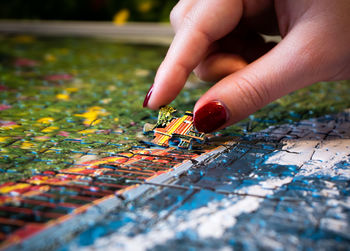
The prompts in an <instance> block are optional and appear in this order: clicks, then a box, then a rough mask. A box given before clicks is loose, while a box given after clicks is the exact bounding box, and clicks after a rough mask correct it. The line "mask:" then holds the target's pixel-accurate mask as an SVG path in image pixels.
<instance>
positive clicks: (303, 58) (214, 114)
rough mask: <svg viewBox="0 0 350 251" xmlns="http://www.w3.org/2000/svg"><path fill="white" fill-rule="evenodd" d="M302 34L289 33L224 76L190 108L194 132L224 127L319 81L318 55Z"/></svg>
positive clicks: (320, 58) (210, 130) (319, 58)
mask: <svg viewBox="0 0 350 251" xmlns="http://www.w3.org/2000/svg"><path fill="white" fill-rule="evenodd" d="M295 30H298V29H295ZM305 32H306V30H303V29H300V31H293V32H291V33H290V34H289V35H288V36H287V37H286V38H285V39H284V40H283V41H282V42H280V43H279V44H278V45H277V46H276V47H274V48H273V49H272V50H271V51H270V52H268V53H267V54H265V55H264V56H263V57H261V58H259V59H258V60H256V61H254V62H253V63H251V64H250V65H248V66H246V67H244V68H243V69H242V70H240V71H238V72H235V73H233V74H231V75H229V76H227V77H225V78H224V79H222V80H221V81H219V82H218V83H217V84H216V85H215V86H214V87H212V88H211V89H210V90H209V91H208V92H207V93H206V94H204V95H203V96H202V97H201V98H200V99H199V100H198V102H197V104H196V106H195V108H194V124H195V127H196V128H197V130H198V131H202V132H212V131H215V130H218V129H221V128H224V127H226V126H228V125H231V124H233V123H235V122H237V121H239V120H241V119H243V118H245V117H247V116H248V115H249V114H251V113H253V112H255V111H256V110H258V109H260V108H261V107H263V106H264V105H266V104H268V103H269V102H271V101H273V100H275V99H277V98H279V97H281V96H283V95H286V94H287V93H289V92H291V91H294V90H296V89H299V88H302V87H304V86H306V85H308V84H311V83H314V82H317V81H319V80H321V79H322V78H323V76H322V73H321V71H320V68H318V64H319V62H320V61H321V60H322V55H320V56H317V54H315V53H313V49H312V48H310V46H309V45H308V44H309V42H308V41H307V39H305V40H304V41H303V39H302V38H303V37H307V36H305V35H304V34H306V33H305ZM315 56H316V58H315ZM315 62H317V63H316V64H315Z"/></svg>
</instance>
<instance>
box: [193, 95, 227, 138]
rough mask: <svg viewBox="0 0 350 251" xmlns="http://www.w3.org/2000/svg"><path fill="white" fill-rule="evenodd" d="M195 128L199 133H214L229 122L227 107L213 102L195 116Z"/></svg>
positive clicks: (200, 109) (199, 110)
mask: <svg viewBox="0 0 350 251" xmlns="http://www.w3.org/2000/svg"><path fill="white" fill-rule="evenodd" d="M193 120H194V126H195V127H196V129H197V130H198V131H199V132H205V133H208V132H212V131H215V130H216V129H218V128H219V127H221V126H222V125H224V124H225V123H226V121H227V120H228V112H227V109H226V107H225V106H224V105H223V104H222V103H221V102H219V101H211V102H209V103H208V104H206V105H204V106H202V107H201V108H199V109H198V110H197V111H196V112H195V114H194V118H193Z"/></svg>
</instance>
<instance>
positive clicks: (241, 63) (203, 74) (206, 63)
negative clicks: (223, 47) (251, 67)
mask: <svg viewBox="0 0 350 251" xmlns="http://www.w3.org/2000/svg"><path fill="white" fill-rule="evenodd" d="M247 64H248V63H247V61H246V60H244V58H242V57H241V56H240V55H237V54H231V53H214V54H211V55H210V56H209V57H208V58H206V59H205V60H203V61H202V62H201V63H200V64H199V66H198V67H197V68H196V69H195V70H194V72H195V74H196V75H197V77H199V78H200V79H202V80H204V81H208V82H214V81H217V80H219V79H222V78H224V77H226V76H227V75H230V74H232V73H234V72H236V71H239V70H241V69H243V68H244V67H245V66H247Z"/></svg>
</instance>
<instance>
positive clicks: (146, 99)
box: [142, 85, 153, 107]
mask: <svg viewBox="0 0 350 251" xmlns="http://www.w3.org/2000/svg"><path fill="white" fill-rule="evenodd" d="M152 91H153V85H152V86H151V88H149V90H148V92H147V94H146V97H145V100H144V101H143V105H142V106H143V107H147V105H148V101H149V98H150V97H151V95H152Z"/></svg>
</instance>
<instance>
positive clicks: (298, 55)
mask: <svg viewBox="0 0 350 251" xmlns="http://www.w3.org/2000/svg"><path fill="white" fill-rule="evenodd" d="M170 19H171V24H172V26H173V27H174V29H175V32H176V35H175V37H174V40H173V42H172V44H171V46H170V48H169V50H168V53H167V55H166V57H165V59H164V61H163V62H162V64H161V65H160V67H159V69H158V71H157V74H156V77H155V81H154V85H153V86H152V87H151V89H150V91H149V92H148V94H147V96H146V98H145V102H144V107H146V106H147V107H149V108H151V109H157V108H159V107H160V106H162V105H166V104H168V103H170V102H171V101H172V100H173V99H175V97H176V96H177V95H178V94H179V92H180V91H181V89H182V88H183V86H184V84H185V82H186V79H187V78H188V75H189V74H190V73H191V72H192V70H194V72H195V74H196V75H197V76H198V77H199V78H201V79H203V80H207V81H218V82H217V83H216V84H215V85H214V86H213V87H212V88H210V90H208V91H207V92H206V93H205V94H204V95H203V96H202V97H201V98H200V99H199V100H198V101H197V103H196V105H195V107H194V124H195V127H196V128H197V130H198V131H202V132H212V131H215V130H218V129H221V128H224V127H226V126H228V125H231V124H233V123H235V122H237V121H239V120H241V119H243V118H245V117H247V116H248V115H249V114H251V113H253V112H255V111H256V110H258V109H260V108H261V107H263V106H264V105H266V104H268V103H269V102H272V101H273V100H275V99H277V98H279V97H281V96H283V95H286V94H288V93H290V92H292V91H295V90H297V89H300V88H303V87H305V86H308V85H310V84H312V83H315V82H318V81H332V80H342V79H348V78H349V77H350V1H348V0H337V1H332V0H299V1H296V0H279V1H272V0H254V1H253V0H246V1H245V0H181V1H180V2H179V3H178V4H177V5H176V6H175V8H174V9H173V11H172V13H171V15H170ZM276 32H278V33H279V34H280V35H281V36H282V40H281V42H279V43H278V44H277V45H276V46H274V45H273V44H271V43H265V41H264V40H263V39H262V38H261V36H260V35H259V33H265V34H266V33H270V34H274V33H276ZM272 47H273V48H272ZM315 102H317V101H316V100H315Z"/></svg>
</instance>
